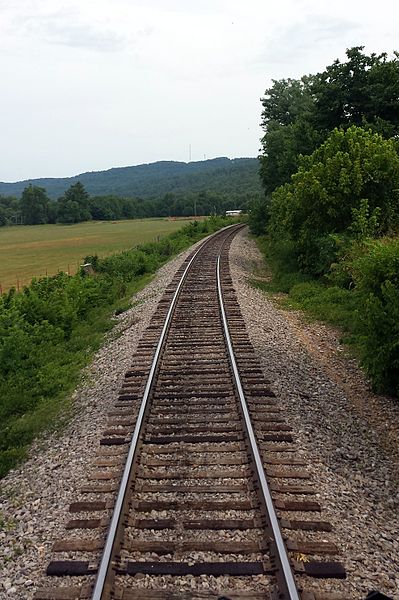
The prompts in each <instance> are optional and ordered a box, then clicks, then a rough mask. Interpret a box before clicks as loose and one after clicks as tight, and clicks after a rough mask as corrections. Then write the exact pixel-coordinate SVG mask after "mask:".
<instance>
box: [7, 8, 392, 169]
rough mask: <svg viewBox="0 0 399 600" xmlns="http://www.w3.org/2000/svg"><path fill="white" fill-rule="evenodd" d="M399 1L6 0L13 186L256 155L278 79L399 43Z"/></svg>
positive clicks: (9, 159) (389, 49)
mask: <svg viewBox="0 0 399 600" xmlns="http://www.w3.org/2000/svg"><path fill="white" fill-rule="evenodd" d="M398 16H399V4H398V2H397V0H395V1H394V0H383V1H382V2H375V0H374V1H371V0H361V1H360V0H334V1H328V2H327V1H325V0H324V1H323V0H277V1H276V0H274V1H273V2H270V1H268V0H245V1H244V0H195V1H191V0H112V1H111V0H64V1H62V0H0V66H1V67H0V73H1V92H0V103H1V110H0V148H1V150H0V152H1V160H0V181H16V180H20V179H26V178H30V177H46V176H49V177H63V176H70V175H74V174H77V173H81V172H84V171H92V170H102V169H107V168H110V167H113V166H125V165H134V164H140V163H146V162H153V161H157V160H181V161H188V160H189V158H190V155H189V147H190V144H191V158H192V160H202V159H203V158H204V157H206V158H213V157H216V156H229V157H239V156H256V155H257V153H258V150H259V145H260V144H259V138H260V137H261V129H260V127H259V123H260V113H261V104H260V101H259V99H260V97H261V96H262V95H263V93H264V91H265V89H266V88H267V87H268V86H269V85H270V83H271V79H281V78H286V77H301V76H302V75H304V74H307V73H316V72H318V71H320V70H322V69H323V68H324V67H325V66H326V65H327V64H331V62H332V61H333V60H334V59H335V58H340V59H344V57H345V49H346V48H348V47H351V46H355V45H365V46H366V51H367V52H381V51H386V52H388V53H389V54H392V52H393V50H395V49H397V50H399V43H398Z"/></svg>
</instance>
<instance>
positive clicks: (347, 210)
mask: <svg viewBox="0 0 399 600" xmlns="http://www.w3.org/2000/svg"><path fill="white" fill-rule="evenodd" d="M365 211H366V212H367V214H369V215H375V216H376V217H377V216H378V219H377V218H376V221H377V220H378V233H379V234H385V233H389V232H391V231H393V230H395V229H396V228H397V227H398V224H399V156H398V154H397V152H396V149H395V144H394V141H393V140H385V139H384V138H383V137H382V136H381V135H380V134H377V133H372V132H371V131H365V130H364V129H362V128H361V127H356V126H352V127H350V128H349V129H347V130H346V131H345V130H343V129H340V130H339V129H335V130H334V131H333V132H332V133H331V135H330V136H329V137H328V139H327V140H326V141H325V142H324V143H323V144H322V145H321V146H320V147H319V148H318V149H317V150H316V151H315V152H314V153H313V154H312V155H311V156H306V157H303V158H302V160H301V166H300V168H299V170H298V172H297V173H296V174H295V175H293V176H292V180H291V183H289V184H286V185H284V186H281V187H280V188H278V189H277V190H276V191H275V192H274V193H273V195H272V202H271V207H270V214H271V223H270V230H271V232H272V235H274V236H275V237H276V238H278V239H279V238H281V237H282V236H283V237H286V238H288V239H290V240H291V241H292V242H293V243H294V245H295V247H296V251H297V254H298V256H299V259H300V263H301V264H302V266H303V267H304V268H305V270H308V271H313V272H317V269H318V268H319V267H318V266H317V265H319V266H320V265H321V262H320V261H319V258H320V253H321V252H324V251H326V248H327V246H328V245H329V244H330V242H331V240H332V238H331V234H340V233H343V232H345V231H347V230H348V229H349V228H350V227H351V225H352V221H353V218H354V215H356V214H359V215H360V213H361V212H365ZM327 250H328V248H327ZM315 265H316V268H315ZM320 268H321V269H322V265H321V267H320Z"/></svg>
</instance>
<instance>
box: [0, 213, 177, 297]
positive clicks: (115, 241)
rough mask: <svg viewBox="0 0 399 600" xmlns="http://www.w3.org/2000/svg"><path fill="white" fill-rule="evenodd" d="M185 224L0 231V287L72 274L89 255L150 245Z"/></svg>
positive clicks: (97, 224) (103, 223) (144, 221)
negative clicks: (59, 273) (58, 274)
mask: <svg viewBox="0 0 399 600" xmlns="http://www.w3.org/2000/svg"><path fill="white" fill-rule="evenodd" d="M185 223H186V221H183V220H177V221H170V220H168V219H137V220H131V221H89V222H85V223H77V224H76V225H24V226H17V227H0V286H1V288H2V290H3V291H5V290H7V289H9V288H10V287H12V286H15V287H17V286H19V287H21V286H23V285H27V284H29V283H30V281H31V279H32V277H40V276H43V275H46V274H47V275H55V274H56V273H58V271H65V272H68V271H69V273H71V274H73V273H75V272H76V271H77V269H78V268H79V265H81V264H82V259H83V258H84V257H85V256H87V255H89V254H98V255H99V256H106V255H108V254H112V253H113V252H118V251H121V250H125V249H127V248H131V247H132V246H137V245H138V244H142V243H144V242H150V241H154V240H156V239H157V238H159V237H160V236H163V235H166V234H169V233H172V232H173V231H176V230H177V229H180V228H181V227H183V225H185Z"/></svg>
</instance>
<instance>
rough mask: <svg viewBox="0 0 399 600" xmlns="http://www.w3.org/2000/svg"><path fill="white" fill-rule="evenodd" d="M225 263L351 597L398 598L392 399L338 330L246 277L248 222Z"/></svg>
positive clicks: (397, 442) (250, 264) (255, 254)
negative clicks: (347, 352) (374, 593)
mask: <svg viewBox="0 0 399 600" xmlns="http://www.w3.org/2000/svg"><path fill="white" fill-rule="evenodd" d="M230 264H231V274H232V279H233V284H234V287H235V289H236V292H237V296H238V300H239V303H240V306H241V311H242V313H243V317H244V319H245V322H246V326H247V330H248V333H249V336H250V339H251V342H252V344H253V345H254V348H255V350H256V351H257V353H258V355H259V358H260V360H261V363H262V366H263V368H264V372H265V375H266V377H267V378H268V379H269V380H270V381H271V388H272V389H273V391H274V392H275V393H276V395H277V396H278V398H279V399H280V400H281V404H282V406H283V408H284V413H285V415H286V419H287V422H288V423H290V424H291V425H292V426H293V428H294V432H295V433H296V435H297V439H298V447H299V449H300V450H302V451H303V452H304V455H305V456H306V457H307V461H308V464H309V471H310V472H311V473H312V479H313V482H314V484H315V487H316V488H317V490H318V492H319V494H320V503H321V505H322V507H323V519H326V520H329V521H330V522H331V523H332V525H333V528H334V538H335V540H336V541H337V543H338V545H339V546H340V547H341V549H342V560H343V562H344V563H345V567H346V569H347V572H348V580H347V582H346V587H345V589H347V590H349V591H350V594H351V595H350V596H348V600H352V599H353V600H355V599H362V598H365V596H366V595H367V593H368V592H369V591H371V590H375V589H378V590H379V591H381V592H384V593H385V594H387V595H388V596H389V597H391V598H394V599H395V600H397V599H399V522H398V514H399V486H398V482H399V480H398V472H399V461H398V457H399V437H398V435H397V434H398V428H399V402H398V401H397V400H395V399H393V398H388V397H383V396H377V395H375V394H373V393H372V392H371V390H370V387H369V384H368V382H367V380H366V378H365V377H364V376H363V374H362V373H361V371H360V370H359V368H358V367H357V366H356V363H355V361H353V360H351V359H349V358H345V356H344V355H343V354H344V353H343V349H342V347H341V346H340V344H339V332H337V331H336V330H334V329H333V328H330V327H328V326H326V325H324V324H320V323H312V324H309V323H306V322H305V321H304V319H303V317H302V316H301V315H300V314H298V313H292V312H287V311H283V310H281V309H279V308H277V307H276V305H275V304H274V303H273V302H272V301H271V300H270V299H269V298H268V297H267V295H266V294H264V293H263V292H261V291H260V290H258V289H256V288H255V287H253V286H252V285H251V284H250V282H249V280H250V279H251V277H252V275H253V273H254V272H255V273H256V272H259V271H260V270H261V269H262V266H263V265H262V257H261V255H260V253H259V251H258V249H257V247H256V245H255V243H254V242H253V241H252V240H250V239H248V236H247V234H246V233H245V232H244V233H241V234H239V235H237V236H236V237H235V239H234V240H233V242H232V246H231V250H230Z"/></svg>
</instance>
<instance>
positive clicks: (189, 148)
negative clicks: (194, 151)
mask: <svg viewBox="0 0 399 600" xmlns="http://www.w3.org/2000/svg"><path fill="white" fill-rule="evenodd" d="M188 162H191V144H189V146H188Z"/></svg>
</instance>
